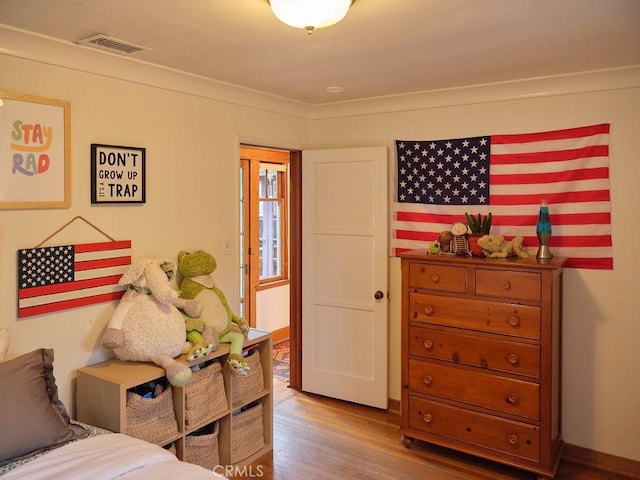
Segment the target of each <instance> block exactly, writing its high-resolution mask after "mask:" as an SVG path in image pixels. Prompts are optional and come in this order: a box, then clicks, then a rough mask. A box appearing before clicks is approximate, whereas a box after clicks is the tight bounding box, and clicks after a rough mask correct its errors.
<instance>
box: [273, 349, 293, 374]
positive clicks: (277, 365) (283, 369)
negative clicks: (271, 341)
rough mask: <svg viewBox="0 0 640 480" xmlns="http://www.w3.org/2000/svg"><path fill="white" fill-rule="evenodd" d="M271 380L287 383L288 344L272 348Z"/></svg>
mask: <svg viewBox="0 0 640 480" xmlns="http://www.w3.org/2000/svg"><path fill="white" fill-rule="evenodd" d="M273 378H274V379H275V380H278V381H280V382H288V381H289V342H281V343H278V344H276V345H274V346H273Z"/></svg>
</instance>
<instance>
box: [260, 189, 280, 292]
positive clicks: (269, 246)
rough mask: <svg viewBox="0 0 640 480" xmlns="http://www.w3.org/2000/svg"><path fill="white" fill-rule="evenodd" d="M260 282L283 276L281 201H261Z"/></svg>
mask: <svg viewBox="0 0 640 480" xmlns="http://www.w3.org/2000/svg"><path fill="white" fill-rule="evenodd" d="M259 217H260V218H259V228H260V280H263V279H265V278H271V277H277V276H280V275H282V271H281V259H282V251H281V249H282V246H281V243H282V239H281V238H280V232H281V224H282V219H281V206H280V201H279V200H261V201H260V215H259Z"/></svg>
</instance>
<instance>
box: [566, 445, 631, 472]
mask: <svg viewBox="0 0 640 480" xmlns="http://www.w3.org/2000/svg"><path fill="white" fill-rule="evenodd" d="M562 460H563V461H565V462H570V463H573V464H577V465H584V466H585V467H589V468H593V469H597V470H600V471H602V472H603V473H606V474H607V476H608V478H612V479H613V478H616V479H619V480H632V479H638V478H640V462H637V461H635V460H630V459H628V458H623V457H617V456H615V455H610V454H608V453H602V452H596V451H595V450H589V449H588V448H584V447H579V446H577V445H570V444H567V445H565V450H564V455H563V456H562Z"/></svg>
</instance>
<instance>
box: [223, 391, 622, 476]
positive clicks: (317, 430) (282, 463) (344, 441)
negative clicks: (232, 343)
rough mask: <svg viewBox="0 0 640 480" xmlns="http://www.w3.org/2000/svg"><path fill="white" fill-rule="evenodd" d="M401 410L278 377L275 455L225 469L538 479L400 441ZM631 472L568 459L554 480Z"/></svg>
mask: <svg viewBox="0 0 640 480" xmlns="http://www.w3.org/2000/svg"><path fill="white" fill-rule="evenodd" d="M398 425H399V415H398V413H397V412H385V411H381V410H378V409H373V408H368V407H364V406H360V405H354V404H351V403H347V402H342V401H339V400H334V399H329V398H325V397H320V396H317V395H310V394H306V393H301V392H297V391H295V390H292V389H290V388H288V387H287V384H286V383H285V382H282V381H274V448H273V452H272V453H270V454H267V455H265V456H263V457H262V458H260V459H259V460H258V461H256V462H254V463H253V464H251V465H249V466H247V467H246V468H245V469H244V471H237V472H234V475H233V476H232V475H229V474H227V475H228V476H229V477H230V478H232V479H239V478H243V479H245V478H246V479H248V478H261V479H264V480H306V479H309V480H324V479H326V480H338V479H340V480H346V479H353V480H377V479H388V480H405V479H406V480H421V479H424V480H463V479H464V480H516V479H517V480H535V479H536V478H537V476H536V475H535V474H532V473H529V472H524V471H522V470H517V469H514V468H510V467H506V466H503V465H499V464H496V463H492V462H488V461H484V460H482V459H479V458H476V457H472V456H467V455H464V454H460V453H457V452H453V451H451V450H447V449H444V448H439V447H436V446H433V445H429V444H426V443H422V442H419V441H416V442H415V444H414V445H413V447H411V448H410V449H407V448H405V447H404V446H403V445H402V444H401V442H400V435H399V434H398ZM615 478H620V479H629V478H633V477H629V476H623V475H621V476H619V477H615V476H612V475H611V474H605V473H603V472H599V471H597V470H595V469H593V468H589V467H587V466H582V465H579V464H576V463H574V462H570V461H566V460H563V461H562V463H561V464H560V467H559V470H558V473H557V476H556V479H557V480H613V479H615Z"/></svg>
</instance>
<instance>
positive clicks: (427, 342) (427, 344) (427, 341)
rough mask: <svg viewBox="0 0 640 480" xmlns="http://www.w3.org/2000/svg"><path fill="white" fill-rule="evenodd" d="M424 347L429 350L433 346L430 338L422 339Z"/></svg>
mask: <svg viewBox="0 0 640 480" xmlns="http://www.w3.org/2000/svg"><path fill="white" fill-rule="evenodd" d="M424 348H425V349H426V350H431V349H432V348H433V342H432V341H431V340H425V341H424Z"/></svg>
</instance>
